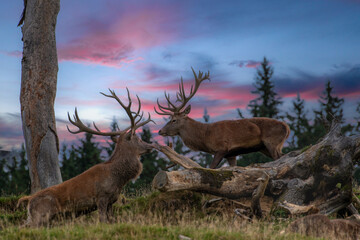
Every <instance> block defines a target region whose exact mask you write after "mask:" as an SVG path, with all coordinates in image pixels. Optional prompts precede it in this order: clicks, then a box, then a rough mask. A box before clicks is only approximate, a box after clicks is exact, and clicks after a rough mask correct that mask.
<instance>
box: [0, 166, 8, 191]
mask: <svg viewBox="0 0 360 240" xmlns="http://www.w3.org/2000/svg"><path fill="white" fill-rule="evenodd" d="M5 167H6V160H5V159H0V196H1V195H5V194H6V193H7V192H8V190H9V186H8V183H9V173H8V172H7V171H5Z"/></svg>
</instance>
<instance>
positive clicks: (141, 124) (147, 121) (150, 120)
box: [135, 113, 156, 130]
mask: <svg viewBox="0 0 360 240" xmlns="http://www.w3.org/2000/svg"><path fill="white" fill-rule="evenodd" d="M148 115H149V116H148V119H147V120H146V121H143V122H142V123H140V124H137V125H136V126H135V130H136V129H138V128H139V127H142V126H144V125H145V124H147V123H149V122H153V123H155V122H154V121H153V120H152V119H151V116H150V113H148ZM155 124H156V123H155Z"/></svg>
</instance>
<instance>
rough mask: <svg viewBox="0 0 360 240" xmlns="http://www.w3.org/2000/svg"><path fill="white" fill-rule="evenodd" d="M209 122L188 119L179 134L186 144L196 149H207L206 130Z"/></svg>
mask: <svg viewBox="0 0 360 240" xmlns="http://www.w3.org/2000/svg"><path fill="white" fill-rule="evenodd" d="M207 129H208V124H205V123H201V122H198V121H195V120H194V119H192V118H187V119H186V124H185V125H184V127H183V128H182V129H181V130H180V133H179V136H180V137H181V139H182V140H183V142H184V144H185V145H186V146H187V147H188V148H190V149H192V150H194V151H206V149H207V147H206V141H205V140H206V132H207Z"/></svg>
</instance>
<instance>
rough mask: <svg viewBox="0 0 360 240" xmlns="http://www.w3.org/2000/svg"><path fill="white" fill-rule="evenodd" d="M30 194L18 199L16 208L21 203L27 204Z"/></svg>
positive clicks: (21, 204)
mask: <svg viewBox="0 0 360 240" xmlns="http://www.w3.org/2000/svg"><path fill="white" fill-rule="evenodd" d="M30 198H31V196H25V197H22V198H20V199H19V201H18V203H17V204H16V208H19V207H21V206H23V205H27V204H28V202H29V200H30Z"/></svg>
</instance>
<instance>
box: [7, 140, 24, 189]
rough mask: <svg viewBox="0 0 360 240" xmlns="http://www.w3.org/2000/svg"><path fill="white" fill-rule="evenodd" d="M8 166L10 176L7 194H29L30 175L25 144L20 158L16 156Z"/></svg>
mask: <svg viewBox="0 0 360 240" xmlns="http://www.w3.org/2000/svg"><path fill="white" fill-rule="evenodd" d="M6 168H7V169H8V173H7V174H8V176H9V182H8V183H7V185H8V189H7V194H28V193H29V192H30V175H29V171H28V167H27V159H26V152H25V147H24V144H23V145H22V146H21V150H20V160H18V159H17V158H16V157H15V156H14V157H13V158H12V161H11V162H10V163H7V164H6Z"/></svg>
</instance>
